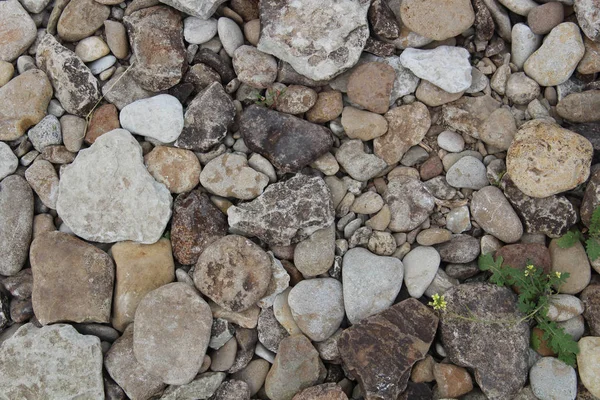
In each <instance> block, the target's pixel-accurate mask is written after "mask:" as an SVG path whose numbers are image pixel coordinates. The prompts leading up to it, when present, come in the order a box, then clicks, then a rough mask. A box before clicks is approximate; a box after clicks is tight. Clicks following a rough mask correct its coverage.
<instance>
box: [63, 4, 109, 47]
mask: <svg viewBox="0 0 600 400" xmlns="http://www.w3.org/2000/svg"><path fill="white" fill-rule="evenodd" d="M109 1H110V0H109ZM100 3H101V2H97V1H94V0H74V1H69V2H66V6H65V8H64V10H62V12H61V13H60V18H59V19H58V25H57V30H58V35H59V36H60V38H61V39H63V40H65V41H68V42H75V41H78V40H81V39H85V38H87V37H90V36H92V35H93V34H94V32H96V31H97V30H98V29H100V28H101V27H102V25H104V21H105V20H107V19H108V17H109V15H110V7H107V6H106V5H103V4H100Z"/></svg>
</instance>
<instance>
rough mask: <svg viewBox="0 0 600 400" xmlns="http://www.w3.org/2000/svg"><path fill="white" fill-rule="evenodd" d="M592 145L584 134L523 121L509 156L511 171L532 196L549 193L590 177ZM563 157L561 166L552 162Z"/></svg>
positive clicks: (535, 121) (556, 191) (522, 187)
mask: <svg viewBox="0 0 600 400" xmlns="http://www.w3.org/2000/svg"><path fill="white" fill-rule="evenodd" d="M592 152H593V149H592V145H591V143H590V142H589V141H588V140H587V139H585V138H584V137H583V136H580V135H578V134H576V133H574V132H571V131H569V130H566V129H563V128H561V127H560V126H558V125H556V124H553V123H550V122H547V121H544V120H533V121H530V122H527V123H525V124H523V125H522V126H521V127H520V129H519V131H518V132H517V134H516V135H515V140H514V141H513V142H512V144H511V146H510V148H509V149H508V153H507V156H506V167H507V172H508V174H509V175H510V177H511V179H512V180H513V182H514V183H515V185H516V186H517V187H518V188H519V190H521V191H522V192H523V193H525V194H526V195H528V196H531V197H538V198H541V197H548V196H551V195H553V194H557V193H560V192H564V191H567V190H569V189H573V188H574V187H576V186H577V185H579V184H580V183H583V182H585V181H586V180H587V178H588V177H589V174H590V170H589V166H590V163H591V157H592ZM557 159H560V160H562V162H561V168H560V169H557V168H553V167H552V166H553V165H554V163H555V162H556V160H557Z"/></svg>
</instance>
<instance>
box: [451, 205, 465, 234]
mask: <svg viewBox="0 0 600 400" xmlns="http://www.w3.org/2000/svg"><path fill="white" fill-rule="evenodd" d="M446 228H448V229H450V230H451V231H452V232H453V233H462V232H464V231H467V230H469V229H471V214H470V213H469V207H467V206H460V207H456V208H453V209H452V210H450V212H449V213H448V214H446Z"/></svg>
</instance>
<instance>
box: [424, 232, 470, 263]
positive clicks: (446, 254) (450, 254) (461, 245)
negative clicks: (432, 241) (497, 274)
mask: <svg viewBox="0 0 600 400" xmlns="http://www.w3.org/2000/svg"><path fill="white" fill-rule="evenodd" d="M435 248H436V250H437V251H438V252H439V253H440V257H441V258H442V261H445V262H449V263H459V264H464V263H468V262H471V261H473V260H475V259H476V258H477V256H479V250H480V248H479V240H477V239H476V238H474V237H472V236H469V235H465V234H457V235H454V236H453V237H452V239H451V240H450V241H449V242H445V243H441V244H437V245H435Z"/></svg>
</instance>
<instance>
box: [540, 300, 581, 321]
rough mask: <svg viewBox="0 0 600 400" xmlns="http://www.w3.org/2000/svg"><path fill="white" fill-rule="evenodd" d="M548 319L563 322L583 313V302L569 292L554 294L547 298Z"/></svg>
mask: <svg viewBox="0 0 600 400" xmlns="http://www.w3.org/2000/svg"><path fill="white" fill-rule="evenodd" d="M549 301H550V304H549V305H548V319H549V320H550V321H556V322H563V321H567V320H569V319H571V318H575V317H576V316H578V315H581V314H583V308H584V306H583V302H582V301H581V300H579V299H578V298H577V297H575V296H573V295H570V294H555V295H552V296H550V298H549Z"/></svg>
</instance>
